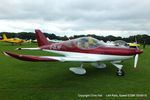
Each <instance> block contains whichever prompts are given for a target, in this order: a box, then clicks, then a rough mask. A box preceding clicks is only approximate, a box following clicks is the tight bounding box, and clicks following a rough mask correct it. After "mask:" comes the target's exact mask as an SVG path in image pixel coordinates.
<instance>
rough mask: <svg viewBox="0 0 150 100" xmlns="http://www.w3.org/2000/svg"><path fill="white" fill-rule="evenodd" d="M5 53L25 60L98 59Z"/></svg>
mask: <svg viewBox="0 0 150 100" xmlns="http://www.w3.org/2000/svg"><path fill="white" fill-rule="evenodd" d="M4 54H5V55H7V56H10V57H13V58H16V59H20V60H25V61H60V62H66V61H69V62H95V61H98V59H96V58H91V57H61V56H30V55H20V54H15V53H10V52H4Z"/></svg>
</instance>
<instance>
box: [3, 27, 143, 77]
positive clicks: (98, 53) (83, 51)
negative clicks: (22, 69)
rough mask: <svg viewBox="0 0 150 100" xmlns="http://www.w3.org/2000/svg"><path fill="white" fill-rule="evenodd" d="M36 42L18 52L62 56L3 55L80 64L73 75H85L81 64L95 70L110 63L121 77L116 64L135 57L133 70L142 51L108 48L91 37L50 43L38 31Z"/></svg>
mask: <svg viewBox="0 0 150 100" xmlns="http://www.w3.org/2000/svg"><path fill="white" fill-rule="evenodd" d="M35 32H36V38H37V41H38V47H37V48H18V50H42V51H47V52H51V53H56V54H61V55H64V57H62V56H60V57H59V56H31V55H20V54H15V53H10V52H4V54H5V55H7V56H10V57H14V58H16V59H20V60H25V61H60V62H81V66H80V67H71V68H69V69H70V71H72V72H74V73H75V74H85V73H86V70H85V69H84V68H83V63H86V62H88V63H92V65H93V66H94V67H96V68H105V67H106V64H104V63H102V62H104V61H109V62H111V63H112V64H113V65H114V66H115V67H117V68H118V70H117V75H118V76H123V75H124V71H123V70H122V67H123V65H121V64H118V63H120V62H121V61H123V60H126V59H130V58H132V57H134V56H135V61H134V69H136V66H137V60H138V54H141V53H142V52H143V51H142V50H137V49H133V48H119V47H108V46H106V45H105V44H104V43H102V42H100V41H99V40H97V39H94V38H91V37H81V38H78V39H73V40H68V41H63V42H59V43H50V42H49V41H48V40H47V39H46V37H45V36H44V34H43V33H42V32H41V31H40V30H35Z"/></svg>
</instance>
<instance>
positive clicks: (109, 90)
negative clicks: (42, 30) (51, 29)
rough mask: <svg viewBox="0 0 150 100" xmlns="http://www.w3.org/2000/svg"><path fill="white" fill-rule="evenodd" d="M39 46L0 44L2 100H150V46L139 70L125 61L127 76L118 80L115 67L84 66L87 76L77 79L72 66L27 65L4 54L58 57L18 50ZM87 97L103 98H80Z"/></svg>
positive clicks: (28, 63)
mask: <svg viewBox="0 0 150 100" xmlns="http://www.w3.org/2000/svg"><path fill="white" fill-rule="evenodd" d="M36 46H37V44H28V43H24V44H22V45H21V46H20V45H19V44H16V45H14V46H11V44H9V43H4V42H0V100H80V99H81V100H82V99H88V100H93V99H94V100H101V99H103V100H110V99H111V100H120V99H123V100H126V99H128V100H150V46H147V47H146V49H144V53H143V54H141V55H140V56H139V61H138V66H137V70H136V71H134V70H133V63H134V59H130V60H127V61H124V62H123V63H122V64H123V65H124V67H123V69H124V71H125V72H126V74H125V76H123V77H118V76H116V70H117V68H115V67H114V66H113V65H112V64H110V63H108V62H106V64H107V68H105V69H96V68H94V67H92V66H91V65H90V64H88V63H86V64H84V68H85V69H86V70H87V73H86V74H85V75H75V74H73V73H72V72H70V71H69V68H70V67H78V66H80V63H72V62H65V63H62V62H27V61H21V60H17V59H13V58H10V57H7V56H5V55H4V54H3V52H4V51H8V52H13V53H18V54H26V55H39V56H40V55H45V56H47V55H51V56H55V55H56V54H52V53H48V52H43V51H17V50H15V49H16V48H18V47H36ZM85 94H87V95H88V94H102V95H103V97H87V98H86V97H79V95H85ZM107 94H147V97H128V98H127V97H106V95H107Z"/></svg>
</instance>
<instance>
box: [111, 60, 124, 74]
mask: <svg viewBox="0 0 150 100" xmlns="http://www.w3.org/2000/svg"><path fill="white" fill-rule="evenodd" d="M111 63H112V64H113V65H114V66H115V67H117V68H118V70H117V72H116V75H117V76H124V74H125V72H124V71H123V70H122V67H123V65H121V64H116V63H115V62H111Z"/></svg>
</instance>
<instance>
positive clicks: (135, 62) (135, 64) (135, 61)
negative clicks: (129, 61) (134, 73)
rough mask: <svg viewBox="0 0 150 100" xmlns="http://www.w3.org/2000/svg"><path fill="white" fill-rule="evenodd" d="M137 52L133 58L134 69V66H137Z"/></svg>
mask: <svg viewBox="0 0 150 100" xmlns="http://www.w3.org/2000/svg"><path fill="white" fill-rule="evenodd" d="M138 56H139V55H138V54H136V55H135V59H134V70H136V66H137V62H138Z"/></svg>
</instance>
